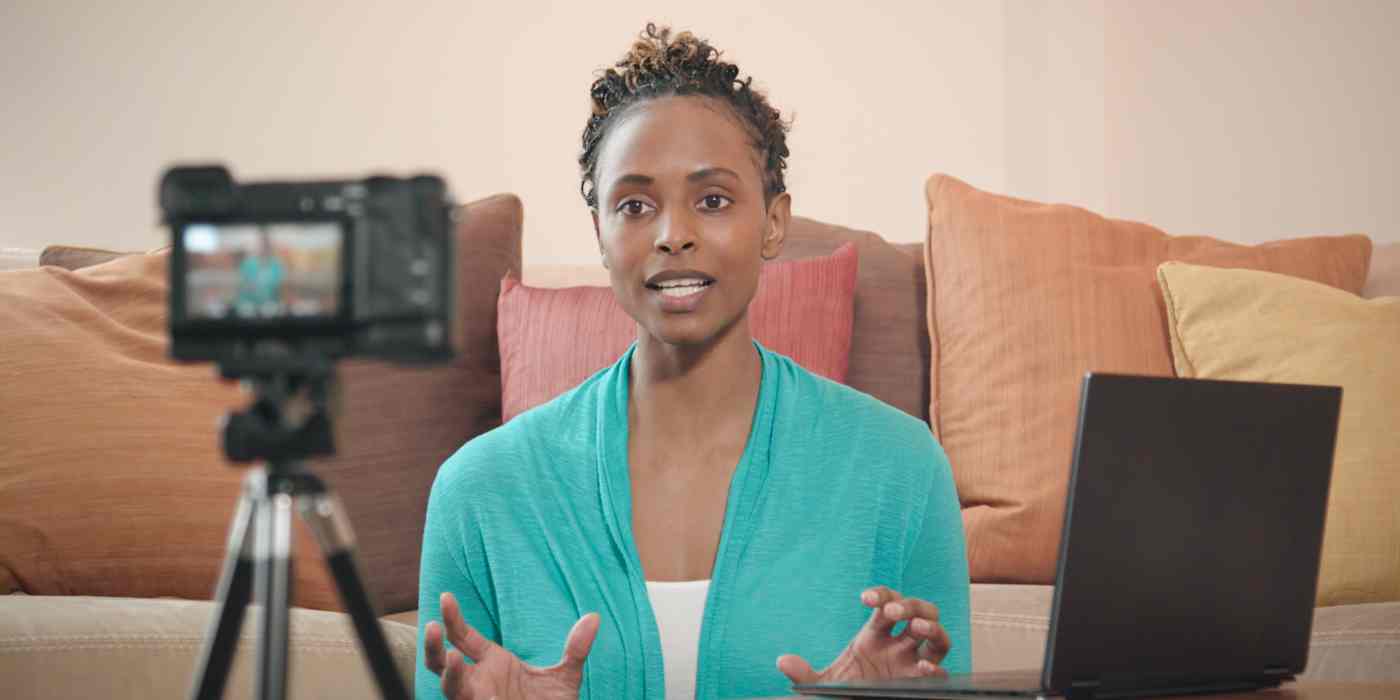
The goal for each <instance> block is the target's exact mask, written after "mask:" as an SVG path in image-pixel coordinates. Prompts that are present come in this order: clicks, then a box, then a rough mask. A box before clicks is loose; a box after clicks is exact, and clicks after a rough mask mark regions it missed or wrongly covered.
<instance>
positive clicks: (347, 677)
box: [0, 595, 417, 700]
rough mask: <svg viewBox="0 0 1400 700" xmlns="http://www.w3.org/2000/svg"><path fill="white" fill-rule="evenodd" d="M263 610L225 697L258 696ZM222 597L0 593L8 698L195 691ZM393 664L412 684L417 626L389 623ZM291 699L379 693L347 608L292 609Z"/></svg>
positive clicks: (1, 670) (2, 673)
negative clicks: (201, 657) (216, 604)
mask: <svg viewBox="0 0 1400 700" xmlns="http://www.w3.org/2000/svg"><path fill="white" fill-rule="evenodd" d="M256 614H257V610H256V609H254V608H250V609H249V610H248V613H247V616H246V617H245V618H244V621H243V628H242V629H241V630H240V635H239V639H238V644H237V646H236V647H235V648H236V652H235V654H234V663H233V667H232V668H231V669H230V673H229V676H228V685H227V687H226V688H225V692H224V697H227V698H250V697H255V693H254V689H253V687H254V670H255V668H256V665H257V663H256V662H257V651H256V649H257V642H256V639H257V629H258V628H257V617H256ZM213 615H214V604H213V603H209V602H203V601H188V600H149V599H135V598H94V597H87V596H65V597H54V596H29V595H9V596H0V679H4V687H5V690H4V693H3V694H4V696H5V697H6V698H7V700H40V699H44V700H47V699H48V698H133V699H135V698H178V697H185V696H186V694H187V693H189V689H190V684H191V683H192V682H193V678H194V672H195V668H196V664H197V663H198V662H199V652H200V649H201V647H202V644H203V643H204V638H205V635H206V634H207V633H208V628H209V623H210V621H211V620H212V619H213ZM380 629H382V630H383V631H384V637H385V641H387V642H388V644H389V651H390V653H391V654H393V657H394V665H395V667H396V668H397V669H398V671H399V675H400V676H401V677H403V678H404V680H405V683H404V685H405V687H412V683H411V679H412V675H411V674H412V672H413V664H414V652H415V644H416V642H417V640H416V635H417V631H416V630H415V629H414V628H412V627H409V626H406V625H403V624H399V623H396V622H390V621H381V622H380ZM289 648H290V654H289V659H288V661H289V663H290V666H289V672H288V674H287V680H288V686H287V697H289V698H328V699H329V698H370V697H378V690H377V687H376V686H375V684H374V679H373V677H372V676H371V675H370V671H369V666H368V665H367V664H366V663H365V661H364V660H363V657H362V656H361V653H360V648H359V642H358V640H357V639H356V637H355V633H354V628H353V627H352V626H351V624H350V619H349V617H348V616H347V615H345V614H344V613H333V612H326V611H320V610H305V609H300V608H294V609H293V610H292V614H291V639H290V643H289Z"/></svg>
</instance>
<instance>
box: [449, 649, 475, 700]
mask: <svg viewBox="0 0 1400 700" xmlns="http://www.w3.org/2000/svg"><path fill="white" fill-rule="evenodd" d="M444 666H445V668H444V669H443V673H442V695H443V697H445V698H447V699H448V700H457V698H459V697H463V698H470V697H471V696H470V695H464V693H465V692H466V690H467V673H468V672H469V671H470V669H469V668H468V667H467V662H466V661H465V660H464V659H463V658H462V655H461V654H459V653H457V651H456V650H455V649H454V650H452V651H449V652H447V656H446V660H445V661H444Z"/></svg>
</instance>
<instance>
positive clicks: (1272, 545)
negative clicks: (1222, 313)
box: [1042, 374, 1341, 692]
mask: <svg viewBox="0 0 1400 700" xmlns="http://www.w3.org/2000/svg"><path fill="white" fill-rule="evenodd" d="M1340 404H1341V390H1340V389H1338V388H1335V387H1303V386H1288V385H1277V384H1255V383H1244V382H1218V381H1199V380H1193V381H1181V380H1171V379H1159V378H1145V377H1128V376H1118V375H1103V374H1095V375H1090V376H1088V377H1086V378H1085V380H1084V390H1083V392H1082V397H1081V406H1080V420H1079V434H1078V435H1077V438H1076V442H1075V455H1074V460H1073V462H1072V464H1073V467H1072V473H1071V481H1070V490H1069V494H1070V495H1069V499H1068V502H1067V504H1066V513H1065V529H1064V533H1063V535H1062V538H1061V543H1060V547H1061V550H1060V557H1059V562H1060V563H1059V569H1058V573H1057V577H1058V580H1057V581H1056V586H1055V601H1054V606H1053V611H1054V613H1053V615H1052V619H1051V627H1050V632H1049V640H1048V642H1047V644H1046V657H1045V665H1044V667H1043V670H1042V683H1043V684H1044V685H1045V687H1047V688H1051V689H1055V690H1058V691H1062V692H1064V691H1071V690H1072V689H1074V688H1076V687H1084V686H1090V687H1092V686H1097V688H1098V689H1099V691H1100V692H1111V691H1112V690H1113V689H1114V688H1121V689H1129V688H1133V689H1137V690H1146V689H1150V688H1153V687H1162V688H1181V687H1190V686H1192V685H1195V684H1209V683H1211V682H1213V681H1214V682H1219V681H1230V680H1238V679H1240V678H1253V677H1255V676H1257V677H1258V678H1259V679H1260V682H1261V683H1267V682H1268V681H1269V679H1270V678H1272V677H1275V676H1276V678H1273V679H1274V680H1275V681H1277V680H1283V679H1285V678H1287V677H1288V676H1290V675H1292V674H1296V673H1301V672H1302V670H1303V667H1304V666H1305V664H1306V662H1307V649H1308V637H1309V633H1310V631H1311V626H1312V609H1313V601H1314V598H1315V595H1316V588H1317V568H1318V562H1319V557H1320V554H1321V546H1322V531H1323V520H1324V517H1325V512H1326V505H1327V489H1328V485H1329V481H1330V476H1331V465H1332V458H1333V448H1334V443H1335V439H1336V426H1337V418H1338V414H1339V411H1340Z"/></svg>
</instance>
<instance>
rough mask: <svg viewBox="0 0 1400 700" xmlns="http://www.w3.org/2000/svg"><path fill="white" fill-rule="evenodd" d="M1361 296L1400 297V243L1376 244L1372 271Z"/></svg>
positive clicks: (1370, 297)
mask: <svg viewBox="0 0 1400 700" xmlns="http://www.w3.org/2000/svg"><path fill="white" fill-rule="evenodd" d="M1361 296H1364V297H1366V298H1367V299H1374V298H1375V297H1400V243H1390V244H1387V245H1381V246H1376V249H1375V250H1374V251H1372V253H1371V273H1370V275H1369V276H1367V278H1366V288H1365V289H1363V290H1361Z"/></svg>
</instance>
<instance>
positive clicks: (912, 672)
mask: <svg viewBox="0 0 1400 700" xmlns="http://www.w3.org/2000/svg"><path fill="white" fill-rule="evenodd" d="M860 602H861V603H863V604H864V605H865V606H866V607H868V608H873V609H874V611H873V612H872V613H871V615H870V619H869V620H866V621H865V625H864V626H863V627H861V628H860V631H859V632H857V633H856V636H855V638H854V639H852V640H851V642H850V643H849V644H847V645H846V648H845V650H844V651H842V652H841V655H840V656H838V657H836V660H835V661H833V662H831V665H830V666H827V667H826V669H824V670H822V671H821V672H817V671H815V670H813V669H812V665H811V664H809V663H807V660H806V659H803V658H802V657H800V656H798V655H796V654H786V655H784V656H780V657H778V670H780V671H782V672H783V675H786V676H787V677H788V680H791V681H792V682H793V683H795V684H796V683H801V684H808V683H840V682H845V681H858V680H864V681H869V680H881V679H890V678H912V677H916V676H933V675H938V674H942V673H944V671H943V670H942V669H941V668H940V667H939V665H938V664H939V663H941V662H942V661H943V657H945V656H947V655H948V649H949V648H951V646H952V640H951V639H950V638H949V637H948V632H947V631H946V630H944V629H943V626H942V625H940V624H938V608H937V607H936V606H934V604H933V603H930V602H928V601H926V600H919V599H918V598H905V597H904V596H902V595H900V594H899V593H898V592H896V591H893V590H890V589H889V588H888V587H886V586H876V587H875V588H870V589H867V590H866V591H865V592H863V593H861V595H860ZM901 620H906V621H908V623H909V624H908V625H906V626H905V628H904V631H903V632H900V633H899V634H897V635H891V634H890V632H891V631H892V630H893V629H894V626H895V624H897V623H898V622H900V621H901Z"/></svg>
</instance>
